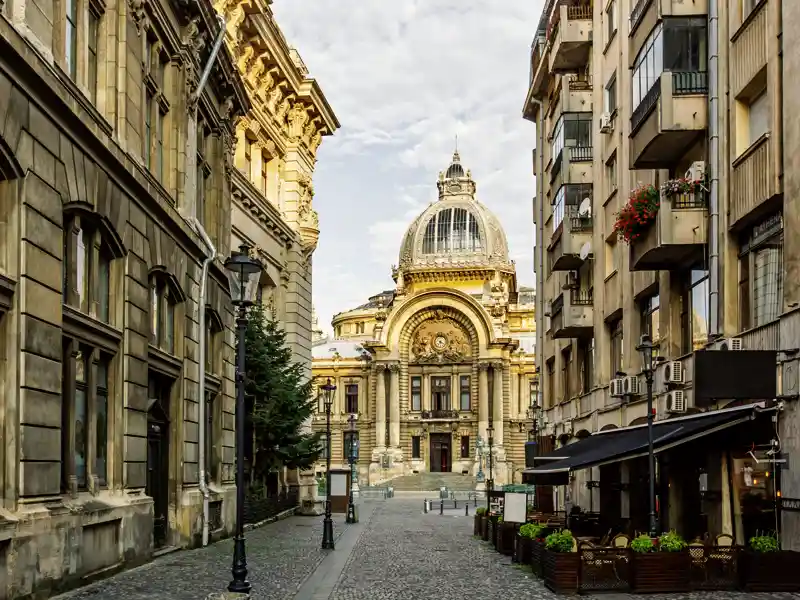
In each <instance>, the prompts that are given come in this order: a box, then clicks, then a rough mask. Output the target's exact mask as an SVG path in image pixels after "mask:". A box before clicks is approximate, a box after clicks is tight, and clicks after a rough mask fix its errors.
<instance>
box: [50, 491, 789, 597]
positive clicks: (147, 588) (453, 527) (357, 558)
mask: <svg viewBox="0 0 800 600" xmlns="http://www.w3.org/2000/svg"><path fill="white" fill-rule="evenodd" d="M473 510H474V509H473V508H472V507H470V515H472V514H473ZM448 513H449V514H448ZM321 524H322V519H321V517H320V518H307V517H292V518H290V519H286V520H284V521H279V522H278V523H275V524H272V525H268V526H266V527H262V528H260V529H257V530H255V531H251V532H250V533H248V536H247V548H248V563H249V565H250V581H251V582H252V583H253V596H252V597H253V599H254V600H288V599H295V600H427V599H435V600H473V599H475V600H477V599H481V600H483V599H485V598H487V597H488V598H496V597H502V598H507V599H509V600H517V599H526V598H528V599H548V600H550V599H555V598H556V597H557V596H555V595H554V594H552V593H551V592H549V591H548V590H547V589H545V587H544V586H543V585H542V584H541V583H540V582H539V581H538V580H537V579H536V578H534V577H533V576H532V575H530V574H529V573H528V572H526V571H525V570H524V569H522V568H520V567H518V566H515V565H512V564H511V562H510V559H509V558H507V557H503V556H501V555H500V554H498V553H497V552H495V551H494V550H493V549H491V548H490V546H489V545H488V544H486V543H484V542H481V541H479V540H476V539H474V538H473V537H472V525H473V521H472V516H469V517H466V516H464V513H463V511H462V510H458V511H445V515H439V514H438V511H434V512H432V513H429V514H427V515H426V514H422V500H417V499H415V500H408V499H400V498H397V499H393V500H389V501H386V502H382V501H377V502H365V503H364V504H363V505H362V507H361V522H360V523H359V524H358V525H355V526H347V525H345V524H344V523H343V522H342V518H341V517H339V518H338V519H337V522H336V535H337V536H338V539H337V548H336V550H335V551H334V552H333V553H329V554H328V555H327V558H326V555H325V553H323V552H322V551H321V550H320V549H319V546H320V542H321V539H322V527H321ZM230 557H231V543H230V541H225V542H222V543H219V544H215V545H213V546H210V547H208V548H204V549H199V550H192V551H187V552H179V553H175V554H172V555H169V556H167V557H164V558H162V559H159V560H156V561H155V562H153V563H151V564H149V565H147V566H144V567H141V568H138V569H134V570H131V571H128V572H125V573H122V574H120V575H117V576H115V577H112V578H111V579H108V580H106V581H103V582H99V583H96V584H93V585H91V586H88V587H86V588H82V589H80V590H76V591H74V592H71V593H69V594H64V595H62V596H58V597H57V599H58V600H101V599H102V600H105V599H106V598H108V599H111V598H114V599H119V600H155V599H156V598H158V599H163V598H169V599H172V600H203V599H205V598H206V596H207V595H208V594H209V593H211V592H218V591H222V590H224V588H225V586H226V585H227V582H228V579H229V577H230ZM323 559H325V560H323ZM584 597H586V596H584ZM594 598H595V600H600V599H602V600H621V599H622V598H625V599H638V598H642V599H644V598H648V599H650V600H659V598H671V599H680V600H686V599H698V600H699V599H703V600H712V599H713V600H750V599H759V600H789V599H792V600H797V599H798V598H800V595H796V594H740V593H724V592H713V593H708V594H682V595H671V596H633V595H623V594H603V595H602V596H596V597H594Z"/></svg>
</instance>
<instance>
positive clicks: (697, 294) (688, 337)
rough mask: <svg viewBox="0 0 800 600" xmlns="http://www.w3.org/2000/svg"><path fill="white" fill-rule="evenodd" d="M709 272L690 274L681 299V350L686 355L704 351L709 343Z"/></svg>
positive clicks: (697, 271) (694, 270)
mask: <svg viewBox="0 0 800 600" xmlns="http://www.w3.org/2000/svg"><path fill="white" fill-rule="evenodd" d="M708 304H709V289H708V271H706V270H704V269H698V268H695V269H692V270H691V271H690V272H689V276H688V279H687V281H686V285H685V287H684V291H683V294H682V298H681V305H682V306H681V338H682V339H681V346H682V348H681V350H682V351H683V353H684V354H686V353H689V352H692V351H693V350H698V349H702V348H703V346H705V345H706V343H707V342H708V309H709V307H708Z"/></svg>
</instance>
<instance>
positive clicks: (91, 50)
mask: <svg viewBox="0 0 800 600" xmlns="http://www.w3.org/2000/svg"><path fill="white" fill-rule="evenodd" d="M70 1H71V2H75V1H76V0H70ZM99 28H100V15H99V13H97V12H96V11H95V9H94V7H89V22H88V24H87V28H86V29H87V31H86V37H87V40H86V46H87V50H88V55H87V57H86V59H87V64H86V66H87V69H86V71H87V84H88V88H89V98H90V99H91V100H92V102H93V103H95V104H96V103H97V43H98V41H99V38H100V36H99V31H98V30H99Z"/></svg>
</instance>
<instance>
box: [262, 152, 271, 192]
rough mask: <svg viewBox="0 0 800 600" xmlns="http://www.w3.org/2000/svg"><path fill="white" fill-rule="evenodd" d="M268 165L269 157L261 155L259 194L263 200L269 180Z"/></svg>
mask: <svg viewBox="0 0 800 600" xmlns="http://www.w3.org/2000/svg"><path fill="white" fill-rule="evenodd" d="M268 163H269V157H268V156H267V155H266V154H263V153H262V154H261V186H260V189H261V193H262V194H264V198H266V197H267V183H268V181H269V178H268V176H267V165H268Z"/></svg>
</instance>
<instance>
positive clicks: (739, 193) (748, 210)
mask: <svg viewBox="0 0 800 600" xmlns="http://www.w3.org/2000/svg"><path fill="white" fill-rule="evenodd" d="M771 143H772V141H771V138H770V137H769V135H768V134H765V135H762V136H761V137H760V138H759V139H757V140H756V141H755V143H754V144H752V145H751V146H750V147H749V148H748V149H747V150H745V151H744V152H743V153H742V155H741V156H739V157H738V158H737V159H736V160H735V161H733V172H732V173H731V202H730V209H729V211H730V212H729V222H730V224H731V229H741V228H743V227H746V226H747V225H750V224H752V223H754V222H755V221H758V220H760V219H762V218H763V217H765V216H766V215H767V214H769V213H770V212H772V211H774V210H775V209H776V208H777V207H778V206H780V202H779V201H778V199H777V198H778V196H776V194H777V193H778V192H779V190H780V187H779V186H780V183H779V181H778V178H777V177H776V174H775V170H776V169H775V164H774V160H773V159H772V152H771V148H770V146H771Z"/></svg>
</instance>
